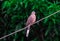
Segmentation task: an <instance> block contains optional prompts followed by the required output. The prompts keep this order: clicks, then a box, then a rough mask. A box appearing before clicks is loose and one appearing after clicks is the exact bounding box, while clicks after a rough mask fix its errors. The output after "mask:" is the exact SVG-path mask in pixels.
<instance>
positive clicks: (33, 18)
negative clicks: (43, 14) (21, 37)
mask: <svg viewBox="0 0 60 41" xmlns="http://www.w3.org/2000/svg"><path fill="white" fill-rule="evenodd" d="M35 21H36V15H35V11H32V13H31V15H30V16H29V17H28V19H27V22H26V26H28V25H29V26H28V27H27V32H26V37H28V35H29V31H30V26H31V25H32V24H33V23H34V22H35Z"/></svg>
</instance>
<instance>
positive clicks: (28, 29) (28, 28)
mask: <svg viewBox="0 0 60 41" xmlns="http://www.w3.org/2000/svg"><path fill="white" fill-rule="evenodd" d="M29 31H30V26H29V27H27V32H26V37H28V35H29Z"/></svg>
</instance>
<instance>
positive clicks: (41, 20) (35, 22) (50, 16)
mask: <svg viewBox="0 0 60 41" xmlns="http://www.w3.org/2000/svg"><path fill="white" fill-rule="evenodd" d="M58 12H60V10H58V11H57V12H54V13H53V14H51V15H49V16H47V17H44V18H42V19H40V20H38V21H36V22H35V23H34V24H36V23H38V22H40V21H42V20H44V19H46V18H49V17H51V16H52V15H54V14H56V13H58ZM32 25H33V24H32ZM28 26H29V25H28ZM28 26H26V27H24V28H22V29H19V30H17V31H15V32H12V33H10V34H8V35H5V36H3V37H1V38H0V40H1V39H4V38H6V37H8V36H10V35H13V34H15V33H17V32H20V31H22V30H24V29H26V28H27V27H28Z"/></svg>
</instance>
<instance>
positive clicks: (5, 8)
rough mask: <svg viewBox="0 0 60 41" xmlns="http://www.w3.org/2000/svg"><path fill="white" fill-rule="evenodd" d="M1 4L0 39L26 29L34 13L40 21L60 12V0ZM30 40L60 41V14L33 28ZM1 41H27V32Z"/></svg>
mask: <svg viewBox="0 0 60 41" xmlns="http://www.w3.org/2000/svg"><path fill="white" fill-rule="evenodd" d="M0 3H1V8H0V10H1V11H0V37H2V36H4V35H7V34H10V33H12V32H14V31H16V30H18V29H21V28H24V27H25V23H26V20H27V18H28V17H29V15H30V14H31V12H32V11H35V12H36V17H37V19H36V20H39V19H41V18H43V17H46V16H48V15H50V14H52V13H54V12H56V11H58V10H60V1H59V0H2V1H0ZM28 38H29V39H28V41H60V13H57V14H55V15H53V16H51V17H49V18H47V19H44V20H43V21H41V22H39V23H37V24H34V25H33V26H31V30H30V34H29V37H28ZM0 41H27V40H26V37H25V30H24V31H21V32H18V33H16V34H14V35H11V36H9V37H6V38H4V39H2V40H0Z"/></svg>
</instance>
